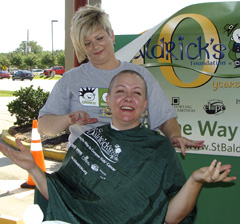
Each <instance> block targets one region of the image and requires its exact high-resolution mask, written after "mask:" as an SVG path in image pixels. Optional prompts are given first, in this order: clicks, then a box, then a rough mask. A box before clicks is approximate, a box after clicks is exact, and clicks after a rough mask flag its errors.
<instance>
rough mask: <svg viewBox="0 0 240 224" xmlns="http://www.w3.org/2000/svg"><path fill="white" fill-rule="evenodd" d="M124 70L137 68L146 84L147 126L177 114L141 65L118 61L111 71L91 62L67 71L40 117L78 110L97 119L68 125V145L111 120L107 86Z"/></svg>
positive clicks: (152, 126)
mask: <svg viewBox="0 0 240 224" xmlns="http://www.w3.org/2000/svg"><path fill="white" fill-rule="evenodd" d="M123 70H134V71H137V72H138V73H140V74H141V75H142V76H143V78H144V79H145V81H146V83H147V87H148V113H149V116H148V125H149V126H150V128H151V129H156V128H157V127H159V126H160V125H161V124H163V123H164V122H166V121H167V120H169V119H171V118H176V117H177V114H176V112H175V110H174V109H173V107H172V106H171V104H170V103H169V101H168V100H167V98H166V96H165V95H164V93H163V91H162V89H161V87H160V85H159V83H158V81H157V80H156V79H155V78H154V77H153V75H152V74H151V73H150V72H149V71H148V70H147V69H145V68H144V67H142V66H139V65H136V64H133V63H128V62H121V64H120V66H119V67H118V68H116V69H114V70H101V69H97V68H95V67H94V66H93V65H92V64H91V63H90V62H89V63H86V64H82V65H80V66H79V67H76V68H73V69H71V70H69V71H68V72H66V73H65V74H64V75H63V76H62V78H61V79H60V80H59V81H58V82H57V83H56V84H55V86H54V88H53V90H52V92H51V94H50V96H49V98H48V100H47V102H46V104H45V105H44V106H43V108H42V109H41V110H40V112H39V117H42V116H43V115H46V114H56V115H63V114H68V113H70V112H74V111H79V110H81V111H85V112H87V113H88V114H89V115H90V117H92V118H97V119H98V122H97V123H94V124H89V125H87V127H84V126H79V125H71V126H70V132H71V135H74V136H70V138H69V141H70V144H71V143H72V141H74V140H75V138H76V137H78V136H79V134H80V133H82V131H83V130H82V129H83V128H84V129H86V128H87V129H89V128H93V127H97V126H101V125H104V124H107V123H110V121H111V117H110V116H108V115H107V113H106V112H105V108H106V106H107V103H106V94H107V89H108V86H109V83H110V81H111V79H112V78H113V77H114V76H115V75H116V74H118V73H119V72H120V71H123ZM80 129H81V130H80Z"/></svg>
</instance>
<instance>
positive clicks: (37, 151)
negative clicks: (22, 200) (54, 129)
mask: <svg viewBox="0 0 240 224" xmlns="http://www.w3.org/2000/svg"><path fill="white" fill-rule="evenodd" d="M37 126H38V122H37V120H33V123H32V140H31V149H30V151H31V153H32V155H33V158H34V161H35V163H36V164H37V165H38V166H39V167H40V169H41V170H43V171H44V172H46V167H45V162H44V155H43V150H42V142H41V137H40V134H39V133H38V130H37ZM35 186H36V185H35V183H34V181H33V179H32V178H31V176H30V175H29V174H28V180H27V182H25V183H23V184H22V185H21V187H22V188H35Z"/></svg>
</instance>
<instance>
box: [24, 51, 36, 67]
mask: <svg viewBox="0 0 240 224" xmlns="http://www.w3.org/2000/svg"><path fill="white" fill-rule="evenodd" d="M24 62H25V64H26V65H27V66H29V67H30V70H32V67H33V66H34V65H37V63H38V58H37V55H36V54H34V53H32V52H31V53H29V54H28V55H27V56H26V57H25V59H24Z"/></svg>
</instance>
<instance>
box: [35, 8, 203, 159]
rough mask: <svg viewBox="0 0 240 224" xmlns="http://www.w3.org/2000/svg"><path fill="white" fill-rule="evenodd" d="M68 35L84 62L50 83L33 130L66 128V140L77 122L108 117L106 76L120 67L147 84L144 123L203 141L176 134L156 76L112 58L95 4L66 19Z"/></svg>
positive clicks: (91, 123)
mask: <svg viewBox="0 0 240 224" xmlns="http://www.w3.org/2000/svg"><path fill="white" fill-rule="evenodd" d="M71 39H72V42H73V46H74V49H75V52H76V55H77V58H78V61H79V62H82V61H83V60H85V59H86V58H87V59H88V61H89V62H88V63H86V64H82V65H80V66H79V67H76V68H73V69H71V70H70V71H68V72H66V73H65V74H64V75H63V77H62V78H61V79H60V80H59V81H58V82H57V83H56V85H55V86H54V88H53V90H52V92H51V94H50V96H49V98H48V100H47V102H46V104H45V106H44V107H43V108H42V109H41V110H40V113H39V123H38V130H39V132H40V133H43V134H47V135H55V134H57V133H59V132H62V131H64V130H66V129H68V128H69V129H70V132H71V135H70V138H69V141H70V143H72V140H73V139H74V138H75V137H76V136H78V135H79V132H80V131H81V129H82V128H83V126H82V125H87V126H86V127H87V128H93V127H96V126H99V125H103V124H106V123H109V122H110V121H111V118H110V117H109V116H108V114H106V113H105V110H104V107H105V106H106V99H105V95H106V93H107V88H108V86H109V83H110V81H111V79H112V78H113V77H114V76H115V75H116V74H117V73H119V72H120V71H123V70H126V69H130V70H134V71H136V72H138V73H140V74H141V75H142V76H143V78H144V79H145V81H146V83H147V86H148V125H149V126H150V128H151V129H152V130H155V129H160V130H161V131H162V133H163V134H164V135H165V136H167V137H168V138H169V139H170V141H171V142H172V143H174V144H175V146H178V147H180V148H181V149H182V153H183V154H185V151H184V149H185V146H195V147H201V146H203V141H190V140H188V139H186V138H184V137H182V136H181V130H180V126H179V124H178V122H177V120H176V118H177V114H176V112H175V111H174V109H173V107H172V106H171V105H170V103H169V102H168V100H167V98H166V96H165V95H164V93H163V91H162V89H161V88H160V86H159V83H158V81H157V80H156V79H155V78H154V77H153V76H152V74H151V73H150V72H149V71H148V70H147V69H145V68H144V67H142V66H138V65H135V64H132V63H128V62H124V61H118V60H117V59H116V57H115V54H114V41H115V37H114V33H113V30H112V27H111V23H110V21H109V18H108V14H106V13H105V12H104V11H103V10H102V9H101V8H100V7H97V6H90V5H88V6H84V7H80V8H79V10H78V11H77V12H76V13H75V15H74V17H73V19H72V25H71Z"/></svg>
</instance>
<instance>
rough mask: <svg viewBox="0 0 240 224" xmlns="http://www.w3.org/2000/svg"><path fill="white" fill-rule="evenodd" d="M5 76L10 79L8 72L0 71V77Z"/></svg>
mask: <svg viewBox="0 0 240 224" xmlns="http://www.w3.org/2000/svg"><path fill="white" fill-rule="evenodd" d="M3 78H7V79H10V73H9V72H7V71H0V79H3Z"/></svg>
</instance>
